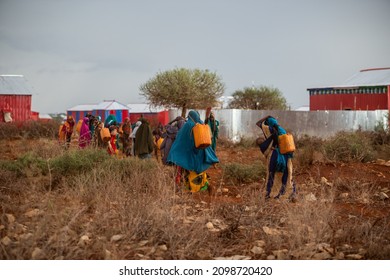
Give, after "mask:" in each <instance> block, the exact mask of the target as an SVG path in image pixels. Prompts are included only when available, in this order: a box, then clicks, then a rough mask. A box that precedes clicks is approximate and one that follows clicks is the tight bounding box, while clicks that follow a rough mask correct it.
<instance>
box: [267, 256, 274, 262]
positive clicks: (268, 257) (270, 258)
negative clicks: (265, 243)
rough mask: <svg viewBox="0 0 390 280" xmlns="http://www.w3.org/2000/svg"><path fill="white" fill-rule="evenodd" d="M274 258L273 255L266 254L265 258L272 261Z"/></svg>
mask: <svg viewBox="0 0 390 280" xmlns="http://www.w3.org/2000/svg"><path fill="white" fill-rule="evenodd" d="M275 259H276V257H275V256H274V255H269V256H267V260H270V261H272V260H275Z"/></svg>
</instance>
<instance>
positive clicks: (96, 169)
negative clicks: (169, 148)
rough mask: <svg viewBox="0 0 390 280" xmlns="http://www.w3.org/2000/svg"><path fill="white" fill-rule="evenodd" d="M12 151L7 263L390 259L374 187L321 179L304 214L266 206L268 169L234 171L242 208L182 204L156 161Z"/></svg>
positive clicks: (313, 184) (294, 206)
mask: <svg viewBox="0 0 390 280" xmlns="http://www.w3.org/2000/svg"><path fill="white" fill-rule="evenodd" d="M305 141H309V140H305ZM13 144H14V145H17V147H15V146H14V147H13V149H11V151H9V149H10V146H7V145H1V147H2V149H5V150H7V153H8V159H3V160H2V161H1V162H0V164H1V169H0V176H1V178H2V181H1V184H0V191H1V192H0V202H1V203H0V205H1V206H0V240H1V241H0V259H32V258H38V259H214V258H218V257H231V256H236V257H237V258H238V256H246V257H249V258H252V259H266V258H276V259H344V258H353V256H355V257H356V255H359V256H361V257H362V258H364V259H389V258H390V236H389V232H390V231H389V219H388V215H382V214H381V213H383V211H385V210H381V208H380V207H383V208H382V209H389V205H388V202H386V201H379V200H378V199H377V198H376V197H375V196H374V193H375V192H376V190H377V189H378V188H379V187H378V186H377V185H376V183H375V182H373V183H371V184H368V185H363V184H362V183H359V182H357V181H356V180H351V181H345V180H336V179H335V180H334V181H331V182H329V184H325V183H321V182H318V181H316V179H313V178H311V179H309V180H307V181H306V182H305V183H304V184H301V186H300V187H299V194H298V200H297V202H296V203H291V202H289V201H288V200H287V199H286V198H283V199H281V200H270V201H265V200H264V198H263V195H262V191H263V189H264V186H263V182H261V181H260V180H259V177H252V176H254V175H253V174H254V173H256V172H254V170H257V169H259V170H258V171H260V168H262V167H261V166H262V165H261V164H260V163H259V164H258V163H254V164H252V165H244V164H238V163H234V162H231V163H230V164H231V165H230V167H229V168H230V169H229V168H226V169H224V170H223V172H225V176H224V180H225V181H224V183H226V184H227V185H229V184H231V183H232V182H234V180H233V179H234V178H235V177H237V175H234V174H235V173H234V172H240V173H243V172H244V174H247V175H245V176H243V177H242V178H241V179H240V180H239V181H240V182H245V183H246V185H245V187H242V188H239V189H238V192H239V195H238V196H234V197H232V196H228V195H224V194H223V193H222V194H213V195H212V196H210V195H209V194H208V193H199V194H193V195H191V194H190V193H186V192H184V193H176V192H175V186H174V184H173V182H174V180H173V178H174V170H173V169H172V168H171V167H165V166H161V165H160V164H158V163H157V162H156V161H154V160H146V161H145V160H144V161H142V160H139V159H137V158H126V159H120V160H119V159H117V158H112V157H109V156H107V155H106V152H105V151H97V150H93V149H87V150H85V151H79V150H77V149H71V150H69V151H65V150H64V149H63V148H62V147H59V146H58V144H57V143H56V141H53V140H47V139H40V140H37V141H35V142H33V144H31V141H28V140H25V139H22V140H20V141H16V142H14V143H13ZM304 147H305V145H302V146H300V148H301V149H303V148H304ZM229 148H234V146H230V147H229ZM236 148H238V149H243V148H242V147H241V146H237V147H236ZM308 149H310V148H308ZM16 151H18V152H16ZM296 164H298V165H299V164H303V165H304V167H305V168H308V166H310V165H311V164H312V163H310V162H305V161H303V160H297V163H296ZM298 168H299V166H298ZM232 170H233V171H232ZM237 170H238V171H237ZM240 170H241V171H240ZM243 170H244V171H243ZM229 172H230V174H229ZM245 172H248V173H245ZM259 174H262V173H259ZM263 175H264V174H263ZM229 176H230V177H229ZM261 177H263V176H261ZM236 179H237V178H236ZM344 193H348V196H346V197H344V196H342V194H344ZM309 194H313V195H314V196H315V200H313V199H309V198H310V197H309V196H308V195H309ZM372 209H374V210H375V211H377V212H378V213H379V214H381V215H379V214H378V213H376V212H375V213H374V212H370V211H374V210H372ZM381 211H382V212H381ZM386 211H387V210H386ZM6 238H8V239H9V242H8V240H7V239H6ZM254 248H257V249H258V248H261V249H258V250H257V251H256V250H254ZM348 256H349V257H348Z"/></svg>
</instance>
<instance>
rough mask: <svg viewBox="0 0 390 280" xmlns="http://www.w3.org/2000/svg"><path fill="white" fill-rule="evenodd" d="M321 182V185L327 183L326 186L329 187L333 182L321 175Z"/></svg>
mask: <svg viewBox="0 0 390 280" xmlns="http://www.w3.org/2000/svg"><path fill="white" fill-rule="evenodd" d="M321 184H322V185H327V186H329V187H333V183H330V182H329V181H328V179H326V178H325V177H321Z"/></svg>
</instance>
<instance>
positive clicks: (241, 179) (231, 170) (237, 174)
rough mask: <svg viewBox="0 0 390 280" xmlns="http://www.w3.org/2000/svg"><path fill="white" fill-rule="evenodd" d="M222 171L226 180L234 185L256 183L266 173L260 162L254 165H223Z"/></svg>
mask: <svg viewBox="0 0 390 280" xmlns="http://www.w3.org/2000/svg"><path fill="white" fill-rule="evenodd" d="M222 169H223V172H224V176H225V178H226V180H230V181H232V182H233V183H235V184H242V183H253V182H258V181H259V180H260V178H262V177H264V176H265V173H266V168H265V166H264V164H263V163H262V162H261V161H257V162H255V163H254V164H241V163H229V164H223V165H222Z"/></svg>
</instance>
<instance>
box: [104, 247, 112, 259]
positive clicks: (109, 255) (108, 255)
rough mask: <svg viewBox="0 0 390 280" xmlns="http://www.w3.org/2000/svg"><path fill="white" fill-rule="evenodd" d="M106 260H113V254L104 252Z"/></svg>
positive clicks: (107, 251)
mask: <svg viewBox="0 0 390 280" xmlns="http://www.w3.org/2000/svg"><path fill="white" fill-rule="evenodd" d="M104 259H105V260H112V253H111V252H110V251H109V250H107V249H106V250H104Z"/></svg>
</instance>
